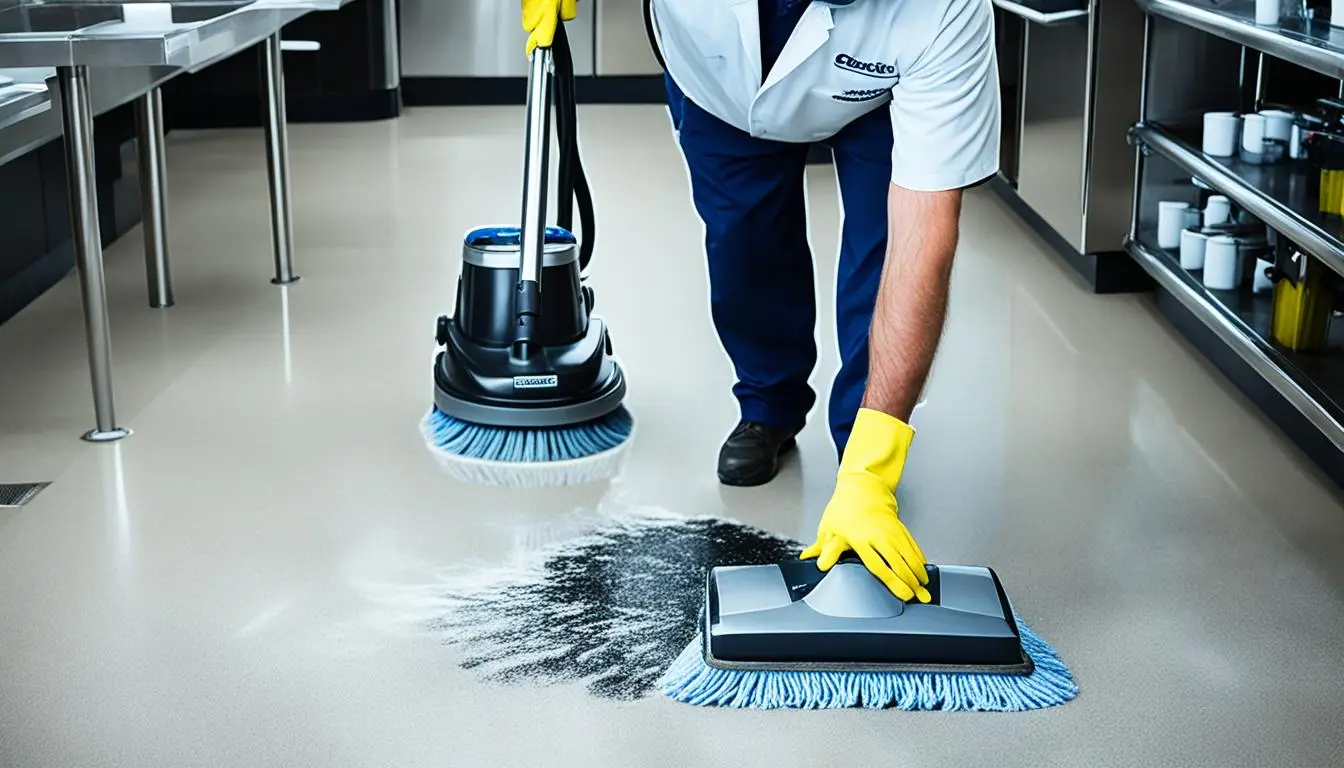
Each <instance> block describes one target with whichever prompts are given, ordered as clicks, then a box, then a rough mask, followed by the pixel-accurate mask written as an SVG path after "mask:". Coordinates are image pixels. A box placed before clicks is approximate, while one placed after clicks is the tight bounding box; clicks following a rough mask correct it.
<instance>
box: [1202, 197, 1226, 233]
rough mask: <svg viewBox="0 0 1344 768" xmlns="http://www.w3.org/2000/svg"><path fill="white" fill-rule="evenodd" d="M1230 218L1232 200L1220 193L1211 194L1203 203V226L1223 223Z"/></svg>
mask: <svg viewBox="0 0 1344 768" xmlns="http://www.w3.org/2000/svg"><path fill="white" fill-rule="evenodd" d="M1231 218H1232V201H1231V200H1228V199H1227V198H1226V197H1224V196H1222V195H1213V196H1212V197H1210V198H1209V199H1208V202H1206V203H1204V226H1206V227H1212V226H1215V225H1217V224H1225V223H1226V222H1227V221H1228V220H1229V219H1231Z"/></svg>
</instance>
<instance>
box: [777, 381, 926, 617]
mask: <svg viewBox="0 0 1344 768" xmlns="http://www.w3.org/2000/svg"><path fill="white" fill-rule="evenodd" d="M914 438H915V430H914V429H912V428H911V427H910V426H909V425H908V424H906V423H905V422H903V421H901V420H900V419H897V418H894V417H891V416H888V415H887V414H885V413H882V412H881V411H874V410H870V409H868V408H860V409H859V413H858V416H857V417H856V418H855V420H854V429H853V431H852V432H851V433H850V437H849V443H848V444H846V446H845V455H844V457H843V458H842V459H841V460H840V472H839V473H838V474H837V475H836V478H835V493H834V494H833V495H832V496H831V501H830V503H829V504H827V505H826V511H825V512H823V513H822V515H821V525H819V526H818V527H817V540H816V541H815V542H813V544H812V546H810V547H808V548H807V549H805V550H803V554H802V555H800V556H799V557H800V558H801V559H803V560H808V559H811V558H814V557H815V558H817V567H818V568H820V569H821V570H823V571H829V570H830V569H831V566H833V565H835V564H836V562H837V561H838V560H839V559H840V556H841V555H843V554H844V553H845V552H848V551H850V550H853V551H854V553H855V554H857V555H858V556H859V559H860V560H862V561H863V564H864V565H865V566H867V567H868V570H869V571H871V572H872V573H873V575H874V576H876V577H877V578H879V579H881V580H882V583H883V584H886V585H887V588H888V589H890V590H891V591H892V593H893V594H894V595H896V596H897V597H899V598H901V599H902V600H906V601H909V600H911V599H915V598H918V599H919V601H920V602H921V603H927V602H929V600H930V599H931V597H930V595H929V590H927V589H925V588H924V585H926V584H928V583H929V574H928V571H927V570H925V568H924V553H923V552H922V551H920V549H919V545H918V544H916V543H915V539H914V537H913V536H911V535H910V532H909V531H908V530H906V528H905V524H904V523H902V522H901V519H900V517H898V516H897V513H896V486H897V485H898V484H899V483H900V482H901V470H902V469H903V468H904V467H905V455H906V453H907V452H908V451H909V450H910V442H911V441H912V440H914Z"/></svg>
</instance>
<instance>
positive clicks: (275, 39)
mask: <svg viewBox="0 0 1344 768" xmlns="http://www.w3.org/2000/svg"><path fill="white" fill-rule="evenodd" d="M262 80H263V81H264V82H263V86H264V87H265V89H266V170H267V171H268V173H269V176H270V182H271V239H272V243H273V248H274V251H275V278H274V279H272V280H271V282H273V283H275V284H277V285H287V284H289V283H292V282H294V281H295V280H298V279H299V276H298V275H296V274H294V223H293V221H292V219H291V212H290V206H289V128H288V124H287V120H286V117H285V63H284V58H283V54H282V52H281V46H280V33H279V32H276V33H275V34H274V35H272V36H271V37H270V38H268V39H267V40H266V42H265V43H263V53H262Z"/></svg>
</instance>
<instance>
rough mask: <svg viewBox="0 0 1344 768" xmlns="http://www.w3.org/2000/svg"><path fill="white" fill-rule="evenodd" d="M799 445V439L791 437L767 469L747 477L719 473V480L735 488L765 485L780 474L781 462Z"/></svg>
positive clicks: (780, 448) (781, 446) (783, 444)
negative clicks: (725, 475) (726, 475)
mask: <svg viewBox="0 0 1344 768" xmlns="http://www.w3.org/2000/svg"><path fill="white" fill-rule="evenodd" d="M797 447H798V441H797V440H796V439H795V438H792V437H790V438H789V439H788V440H786V441H784V442H783V443H782V444H780V446H779V450H778V451H777V452H776V453H775V463H774V465H773V466H771V467H770V468H769V469H767V470H766V471H763V472H758V473H757V474H754V475H748V476H747V477H724V475H723V473H719V482H720V483H722V484H723V485H728V486H732V487H733V488H753V487H755V486H758V485H765V484H766V483H768V482H770V481H771V480H774V479H775V477H776V476H777V475H778V474H779V468H780V462H781V461H782V460H783V459H784V457H785V456H788V455H789V454H790V453H793V449H794V448H797Z"/></svg>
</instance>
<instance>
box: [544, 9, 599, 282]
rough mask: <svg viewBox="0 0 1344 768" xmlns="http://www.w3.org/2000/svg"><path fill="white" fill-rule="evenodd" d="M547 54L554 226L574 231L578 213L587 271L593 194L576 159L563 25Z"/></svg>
mask: <svg viewBox="0 0 1344 768" xmlns="http://www.w3.org/2000/svg"><path fill="white" fill-rule="evenodd" d="M551 53H552V54H553V55H554V61H555V78H554V83H555V126H556V139H557V141H558V143H559V145H560V163H559V165H560V179H559V191H558V195H557V199H558V201H559V205H560V210H559V212H558V213H557V216H556V223H557V224H559V225H560V226H561V227H564V228H565V229H568V230H569V231H571V232H573V231H574V208H575V206H576V205H577V207H578V212H579V226H580V228H581V231H582V232H583V237H582V238H581V239H580V240H579V269H580V270H586V269H588V262H590V261H591V260H592V258H593V246H594V244H595V241H596V239H597V221H596V217H595V215H594V212H593V193H592V190H591V189H590V188H589V187H588V176H587V174H585V173H584V172H583V158H582V157H580V156H579V130H578V129H579V115H578V98H577V96H576V94H575V88H574V55H573V53H572V52H571V51H570V48H569V37H568V36H567V35H566V34H565V25H564V24H560V25H558V26H557V28H556V30H555V43H554V45H553V46H552V51H551Z"/></svg>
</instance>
